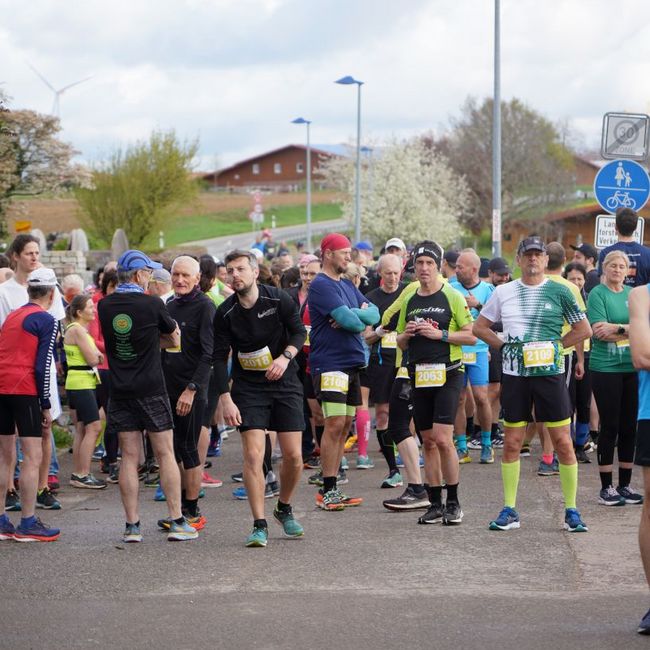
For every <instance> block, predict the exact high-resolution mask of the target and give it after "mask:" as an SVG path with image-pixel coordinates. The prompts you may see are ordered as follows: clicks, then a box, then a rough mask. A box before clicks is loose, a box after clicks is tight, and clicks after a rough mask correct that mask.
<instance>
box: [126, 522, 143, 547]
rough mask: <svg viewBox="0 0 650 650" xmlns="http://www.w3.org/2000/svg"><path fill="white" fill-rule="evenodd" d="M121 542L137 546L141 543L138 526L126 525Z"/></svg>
mask: <svg viewBox="0 0 650 650" xmlns="http://www.w3.org/2000/svg"><path fill="white" fill-rule="evenodd" d="M122 541H123V542H124V543H125V544H138V543H139V542H141V541H142V533H141V532H140V526H139V525H138V524H127V525H126V528H125V529H124V535H123V536H122Z"/></svg>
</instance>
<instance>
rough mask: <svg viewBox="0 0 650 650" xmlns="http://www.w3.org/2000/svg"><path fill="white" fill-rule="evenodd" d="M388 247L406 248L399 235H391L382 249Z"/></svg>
mask: <svg viewBox="0 0 650 650" xmlns="http://www.w3.org/2000/svg"><path fill="white" fill-rule="evenodd" d="M389 248H399V249H401V250H403V251H405V250H406V245H405V244H404V242H403V241H402V240H401V239H400V238H399V237H391V238H390V239H389V240H388V241H387V242H386V245H385V246H384V250H388V249H389Z"/></svg>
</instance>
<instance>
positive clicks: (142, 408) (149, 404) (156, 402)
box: [108, 395, 174, 433]
mask: <svg viewBox="0 0 650 650" xmlns="http://www.w3.org/2000/svg"><path fill="white" fill-rule="evenodd" d="M108 418H109V420H110V421H111V426H112V430H113V431H118V432H121V431H148V432H150V433H158V432H159V431H171V430H172V429H173V428H174V421H173V418H172V409H171V406H170V404H169V397H167V395H151V396H149V397H140V398H138V397H135V398H131V399H116V398H114V397H111V399H110V400H109V403H108Z"/></svg>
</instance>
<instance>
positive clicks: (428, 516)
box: [418, 503, 444, 524]
mask: <svg viewBox="0 0 650 650" xmlns="http://www.w3.org/2000/svg"><path fill="white" fill-rule="evenodd" d="M443 515H444V509H443V507H442V503H434V504H432V505H431V507H430V508H429V509H428V510H427V511H426V512H425V513H424V514H423V515H422V516H421V517H420V518H419V519H418V524H438V523H440V522H441V521H442V518H443Z"/></svg>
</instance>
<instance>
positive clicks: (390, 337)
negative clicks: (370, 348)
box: [381, 332, 397, 350]
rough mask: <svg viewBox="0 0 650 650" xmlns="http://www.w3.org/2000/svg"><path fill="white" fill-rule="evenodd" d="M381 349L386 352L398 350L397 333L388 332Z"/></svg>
mask: <svg viewBox="0 0 650 650" xmlns="http://www.w3.org/2000/svg"><path fill="white" fill-rule="evenodd" d="M381 347H382V348H384V349H385V350H394V349H395V348H397V332H387V333H386V334H384V336H383V337H382V339H381Z"/></svg>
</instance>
